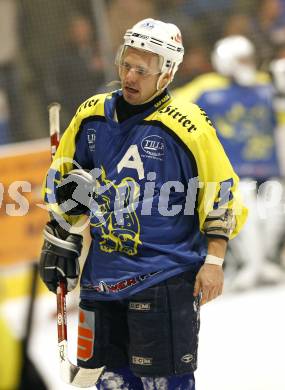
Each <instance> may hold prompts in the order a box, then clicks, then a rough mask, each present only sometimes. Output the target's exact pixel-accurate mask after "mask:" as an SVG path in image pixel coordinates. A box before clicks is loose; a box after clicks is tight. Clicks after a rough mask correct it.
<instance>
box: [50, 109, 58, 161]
mask: <svg viewBox="0 0 285 390" xmlns="http://www.w3.org/2000/svg"><path fill="white" fill-rule="evenodd" d="M60 108H61V106H60V104H59V103H56V102H54V103H51V104H50V105H49V106H48V112H49V136H50V152H51V159H53V158H54V155H55V152H56V150H57V147H58V144H59V137H60V127H59V112H60Z"/></svg>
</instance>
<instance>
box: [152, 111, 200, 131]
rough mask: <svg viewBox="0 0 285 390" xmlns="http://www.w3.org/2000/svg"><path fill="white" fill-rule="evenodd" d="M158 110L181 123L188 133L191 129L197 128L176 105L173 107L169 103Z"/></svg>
mask: <svg viewBox="0 0 285 390" xmlns="http://www.w3.org/2000/svg"><path fill="white" fill-rule="evenodd" d="M158 112H160V113H161V114H167V115H169V116H171V117H172V118H173V119H176V120H177V122H178V123H181V125H182V126H183V127H185V128H186V129H187V131H188V132H189V133H192V132H193V131H196V130H197V127H196V126H195V125H194V124H193V123H192V121H191V120H190V119H189V118H188V116H187V115H184V114H182V113H181V112H179V111H178V107H174V106H172V105H171V104H170V105H169V106H167V107H165V108H162V109H161V110H159V111H158Z"/></svg>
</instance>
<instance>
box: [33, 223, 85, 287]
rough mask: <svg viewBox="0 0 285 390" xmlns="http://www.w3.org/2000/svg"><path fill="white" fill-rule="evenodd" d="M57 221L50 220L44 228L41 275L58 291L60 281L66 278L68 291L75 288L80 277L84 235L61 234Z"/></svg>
mask: <svg viewBox="0 0 285 390" xmlns="http://www.w3.org/2000/svg"><path fill="white" fill-rule="evenodd" d="M58 227H59V226H58V225H57V223H56V221H51V222H48V223H47V224H46V226H45V229H44V238H45V240H44V244H43V247H42V252H41V258H40V276H41V278H42V280H43V282H44V283H45V284H46V286H47V288H48V289H49V290H50V291H53V292H56V289H57V286H58V282H59V281H61V280H64V281H65V283H66V288H67V291H71V290H73V289H74V288H75V287H76V285H77V282H78V278H79V271H80V270H79V261H78V258H79V256H80V253H81V249H82V236H80V235H79V234H72V233H66V232H65V237H64V239H63V237H62V236H63V235H62V234H60V230H59V229H58Z"/></svg>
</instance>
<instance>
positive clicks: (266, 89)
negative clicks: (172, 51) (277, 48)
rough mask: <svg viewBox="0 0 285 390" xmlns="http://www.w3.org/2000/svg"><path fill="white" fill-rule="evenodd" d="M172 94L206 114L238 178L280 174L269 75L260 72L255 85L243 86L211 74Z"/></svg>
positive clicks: (259, 177)
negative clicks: (195, 105)
mask: <svg viewBox="0 0 285 390" xmlns="http://www.w3.org/2000/svg"><path fill="white" fill-rule="evenodd" d="M173 94H174V96H177V97H180V98H181V99H183V100H185V101H187V102H193V103H196V104H198V105H199V106H200V107H201V108H202V109H203V110H205V111H206V112H207V114H208V116H209V118H210V119H211V121H212V122H213V125H214V126H215V128H216V130H217V134H218V137H219V139H220V141H221V143H222V145H223V147H224V149H225V151H226V153H227V155H228V156H229V158H230V161H231V163H232V165H233V167H234V169H235V171H236V172H237V174H238V175H239V177H241V178H244V177H248V178H254V179H257V180H266V179H267V178H270V177H274V176H279V175H280V172H279V165H278V160H277V153H276V145H275V139H274V131H275V127H276V115H275V113H274V110H273V105H272V102H273V94H274V91H273V87H272V85H271V83H270V80H269V77H268V76H267V75H266V74H263V73H258V76H257V80H256V83H255V85H254V86H251V87H243V86H240V85H238V84H236V83H232V82H231V81H230V80H229V79H228V78H225V77H223V76H220V75H218V74H216V73H209V74H205V75H202V76H200V77H197V78H196V79H195V80H194V81H192V82H190V83H188V84H186V85H185V86H183V87H181V88H179V89H177V90H176V91H174V92H173Z"/></svg>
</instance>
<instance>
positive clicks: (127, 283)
mask: <svg viewBox="0 0 285 390" xmlns="http://www.w3.org/2000/svg"><path fill="white" fill-rule="evenodd" d="M160 272H161V271H155V272H150V273H148V274H145V275H140V276H137V277H135V278H130V279H126V280H121V281H119V282H117V283H114V284H107V283H106V282H105V281H104V280H101V281H100V282H99V284H98V285H97V286H92V285H87V286H83V287H82V288H83V289H84V290H95V291H96V292H99V293H107V294H109V293H110V292H111V293H118V292H120V291H122V290H125V289H126V288H129V287H131V286H135V285H136V284H138V283H140V282H143V281H144V280H146V279H149V278H151V277H152V276H154V275H157V274H159V273H160Z"/></svg>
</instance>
